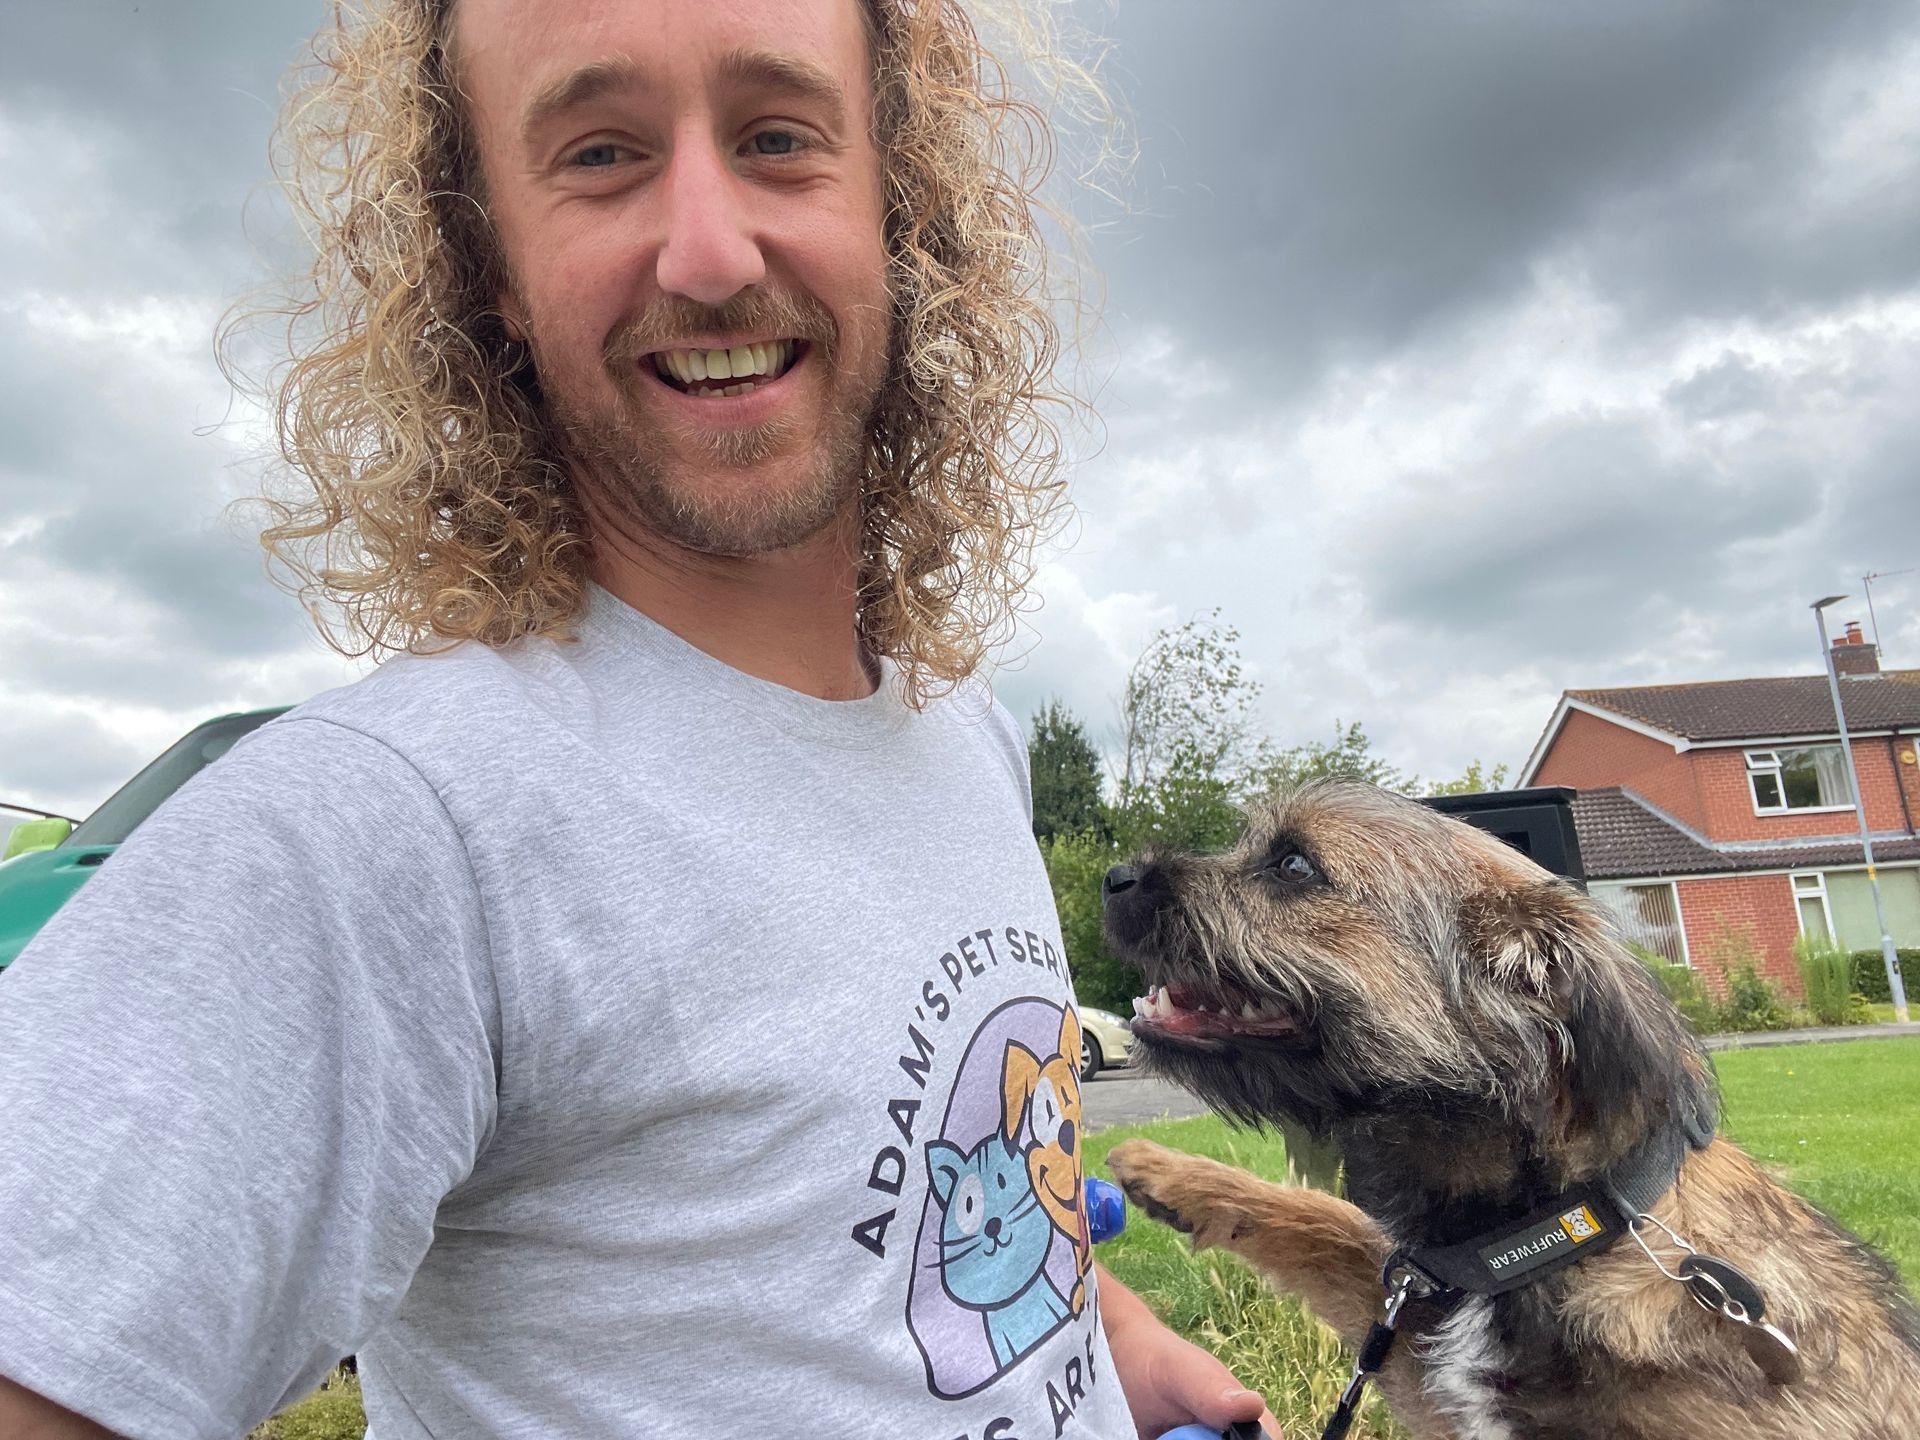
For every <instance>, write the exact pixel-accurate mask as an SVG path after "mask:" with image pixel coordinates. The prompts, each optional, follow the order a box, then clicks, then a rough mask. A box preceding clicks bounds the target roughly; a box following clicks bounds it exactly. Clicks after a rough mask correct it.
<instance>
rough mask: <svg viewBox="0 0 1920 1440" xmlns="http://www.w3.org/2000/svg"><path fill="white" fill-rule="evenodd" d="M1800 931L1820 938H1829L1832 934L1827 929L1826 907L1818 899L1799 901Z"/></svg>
mask: <svg viewBox="0 0 1920 1440" xmlns="http://www.w3.org/2000/svg"><path fill="white" fill-rule="evenodd" d="M1800 930H1801V933H1803V934H1806V935H1812V936H1814V937H1816V938H1818V939H1821V940H1831V939H1832V938H1833V936H1832V935H1831V934H1830V933H1829V932H1828V930H1827V909H1826V906H1824V905H1822V904H1821V903H1820V902H1819V901H1818V900H1802V901H1801V902H1800Z"/></svg>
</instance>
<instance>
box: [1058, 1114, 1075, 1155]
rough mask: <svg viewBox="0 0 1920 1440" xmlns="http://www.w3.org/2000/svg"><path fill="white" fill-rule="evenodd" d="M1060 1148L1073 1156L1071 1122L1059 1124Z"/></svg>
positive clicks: (1066, 1121)
mask: <svg viewBox="0 0 1920 1440" xmlns="http://www.w3.org/2000/svg"><path fill="white" fill-rule="evenodd" d="M1060 1148H1061V1149H1062V1150H1064V1151H1066V1152H1067V1154H1069V1155H1071V1154H1073V1121H1071V1120H1062V1121H1061V1122H1060Z"/></svg>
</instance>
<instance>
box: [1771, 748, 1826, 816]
mask: <svg viewBox="0 0 1920 1440" xmlns="http://www.w3.org/2000/svg"><path fill="white" fill-rule="evenodd" d="M1818 753H1819V752H1818V751H1816V750H1783V751H1781V752H1780V787H1781V789H1782V790H1783V791H1784V792H1785V793H1786V797H1787V808H1788V809H1789V810H1806V809H1810V808H1812V807H1813V806H1815V805H1824V804H1826V803H1827V802H1826V801H1824V800H1822V799H1821V798H1820V772H1819V769H1818V767H1817V766H1816V765H1815V763H1814V757H1815V755H1817V754H1818Z"/></svg>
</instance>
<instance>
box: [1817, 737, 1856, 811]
mask: <svg viewBox="0 0 1920 1440" xmlns="http://www.w3.org/2000/svg"><path fill="white" fill-rule="evenodd" d="M1807 753H1808V754H1810V755H1811V756H1813V768H1814V772H1815V773H1816V774H1817V775H1818V776H1819V777H1820V795H1821V800H1820V803H1821V804H1822V805H1851V804H1852V803H1853V796H1852V794H1851V793H1850V787H1849V786H1848V785H1847V752H1846V751H1844V750H1842V749H1841V748H1840V747H1839V746H1838V745H1821V746H1818V747H1817V748H1815V749H1813V750H1810V751H1808V752H1807Z"/></svg>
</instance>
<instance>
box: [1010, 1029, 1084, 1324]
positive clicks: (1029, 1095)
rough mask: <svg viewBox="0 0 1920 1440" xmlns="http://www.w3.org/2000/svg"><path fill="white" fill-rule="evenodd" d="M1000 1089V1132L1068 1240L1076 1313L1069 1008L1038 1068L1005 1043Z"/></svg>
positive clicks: (1079, 1204) (1080, 1263)
mask: <svg viewBox="0 0 1920 1440" xmlns="http://www.w3.org/2000/svg"><path fill="white" fill-rule="evenodd" d="M1000 1091H1001V1099H1000V1133H1001V1134H1003V1135H1005V1136H1006V1137H1007V1138H1008V1140H1009V1141H1011V1142H1012V1143H1013V1144H1015V1145H1019V1146H1021V1147H1022V1148H1023V1149H1025V1150H1026V1156H1027V1176H1028V1178H1029V1179H1030V1180H1031V1181H1032V1183H1033V1193H1034V1194H1035V1195H1036V1196H1038V1197H1039V1199H1040V1205H1041V1208H1043V1209H1044V1210H1045V1211H1046V1212H1047V1215H1048V1217H1049V1218H1051V1219H1052V1221H1053V1223H1054V1225H1055V1227H1056V1228H1058V1229H1059V1230H1060V1232H1061V1233H1062V1234H1063V1235H1065V1236H1066V1237H1067V1238H1068V1239H1069V1240H1071V1241H1073V1268H1074V1281H1073V1295H1072V1297H1071V1298H1070V1299H1069V1300H1068V1302H1067V1303H1068V1308H1069V1309H1070V1310H1071V1311H1072V1312H1073V1313H1074V1314H1075V1315H1078V1314H1079V1313H1080V1311H1081V1309H1082V1308H1083V1307H1084V1306H1085V1304H1086V1300H1087V1271H1089V1270H1090V1269H1092V1268H1093V1236H1092V1234H1091V1232H1090V1231H1089V1230H1088V1228H1087V1207H1086V1204H1085V1202H1084V1200H1083V1199H1082V1196H1081V1193H1080V1190H1081V1177H1082V1175H1083V1173H1084V1170H1083V1163H1082V1160H1081V1155H1080V1141H1081V1137H1082V1132H1081V1126H1080V1021H1079V1019H1078V1017H1076V1016H1075V1015H1074V1013H1073V1010H1072V1008H1071V1007H1068V1008H1067V1009H1065V1010H1063V1011H1062V1012H1061V1014H1060V1048H1059V1049H1058V1050H1057V1051H1056V1052H1055V1053H1054V1054H1053V1056H1052V1057H1051V1058H1050V1059H1049V1060H1048V1061H1047V1062H1046V1063H1045V1064H1044V1065H1043V1064H1041V1063H1040V1057H1039V1056H1037V1055H1035V1054H1034V1053H1033V1052H1032V1051H1031V1050H1029V1049H1027V1047H1026V1046H1024V1045H1022V1044H1020V1043H1019V1042H1018V1041H1011V1040H1010V1041H1008V1042H1007V1053H1006V1058H1005V1060H1004V1062H1003V1063H1002V1065H1001V1072H1000ZM1029 1141H1030V1142H1031V1143H1030V1144H1029V1143H1028V1142H1029Z"/></svg>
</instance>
